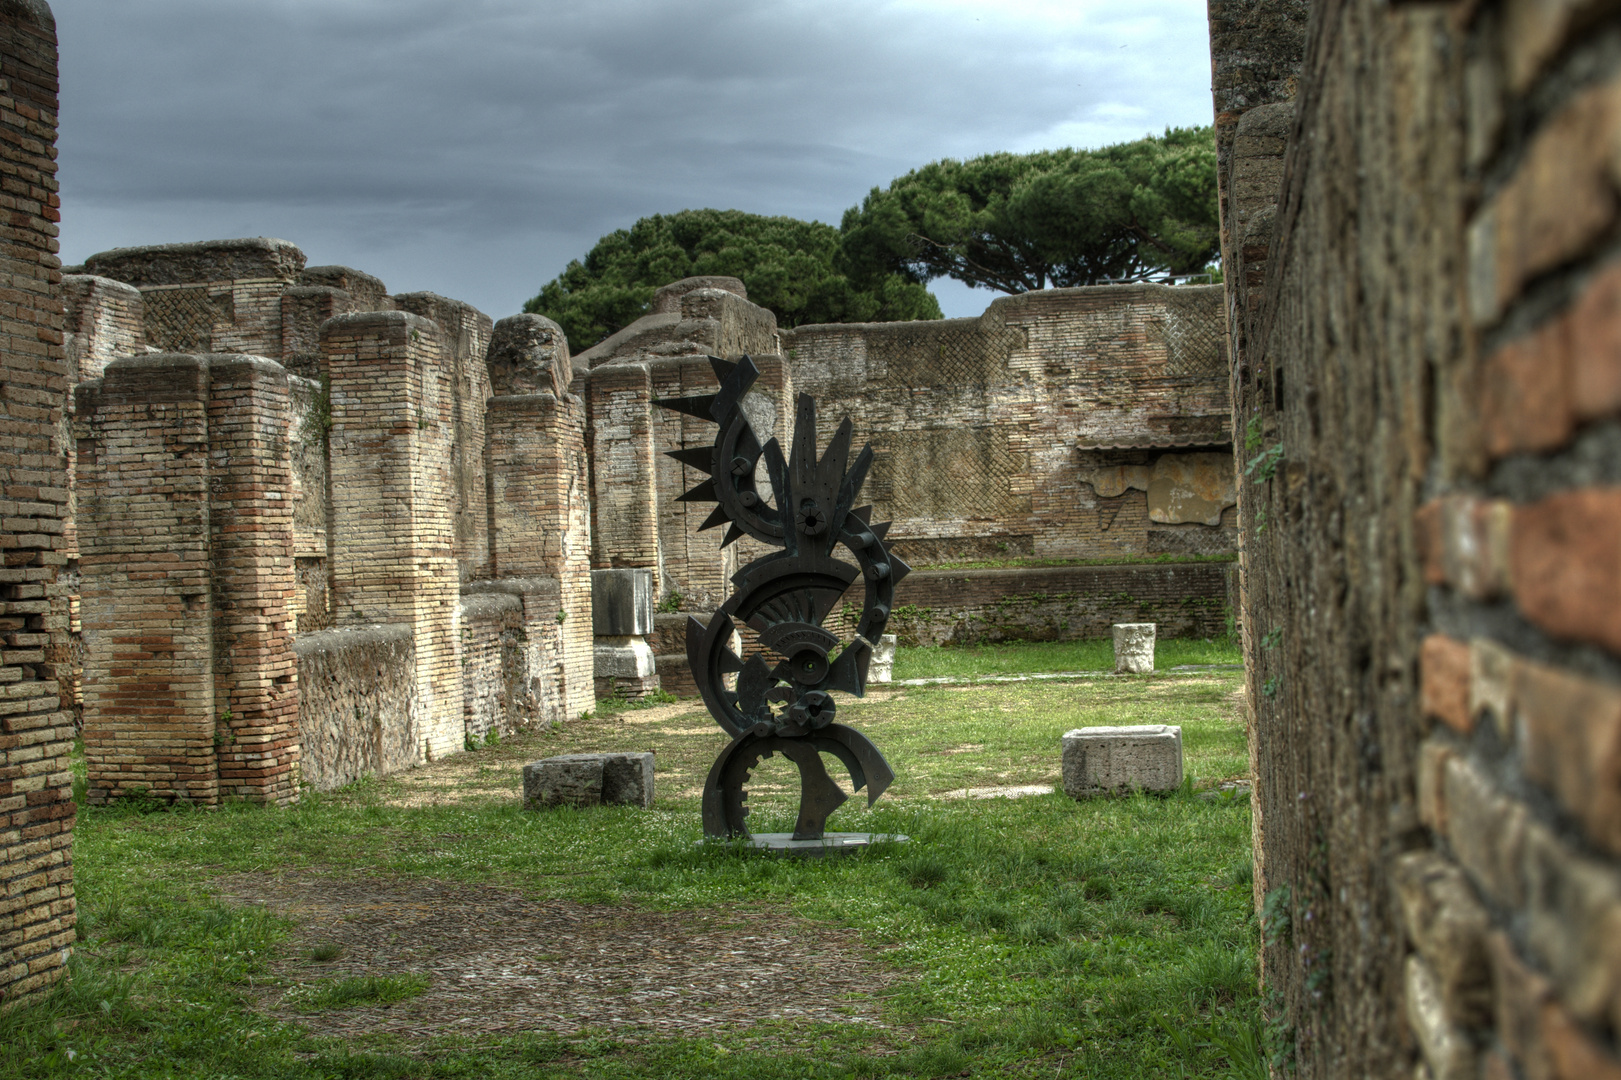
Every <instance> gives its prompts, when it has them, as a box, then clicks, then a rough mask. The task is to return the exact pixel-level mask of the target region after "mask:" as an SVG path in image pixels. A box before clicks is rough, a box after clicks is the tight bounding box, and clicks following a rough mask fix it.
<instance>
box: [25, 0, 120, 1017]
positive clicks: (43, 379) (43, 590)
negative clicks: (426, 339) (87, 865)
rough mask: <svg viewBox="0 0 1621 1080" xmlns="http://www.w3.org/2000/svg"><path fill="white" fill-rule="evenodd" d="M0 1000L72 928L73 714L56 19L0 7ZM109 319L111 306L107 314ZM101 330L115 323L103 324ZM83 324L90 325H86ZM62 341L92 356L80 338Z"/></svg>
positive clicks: (29, 982) (54, 956)
mask: <svg viewBox="0 0 1621 1080" xmlns="http://www.w3.org/2000/svg"><path fill="white" fill-rule="evenodd" d="M0 68H3V70H4V79H3V80H0V135H3V138H0V172H3V173H4V176H5V181H4V184H3V185H0V189H3V190H0V208H3V209H4V210H5V213H6V226H5V244H4V246H3V247H0V276H3V277H4V279H5V284H6V301H5V305H4V307H3V309H0V371H3V374H0V382H3V384H4V390H5V393H4V394H3V395H0V429H3V433H4V439H3V440H0V682H3V683H4V684H5V695H4V700H3V701H0V1008H5V1007H9V1006H11V1005H14V1004H16V1003H17V1002H20V1001H23V1000H25V999H27V998H29V997H31V996H33V995H35V994H38V993H41V992H43V991H45V990H47V989H49V988H50V986H51V985H52V984H54V983H55V982H56V981H57V980H58V979H59V978H61V976H62V974H63V970H64V965H65V963H66V961H67V957H68V952H69V950H70V949H71V948H72V945H73V940H74V929H73V928H74V921H75V906H74V892H73V821H74V804H73V799H72V775H71V773H70V771H69V767H68V763H69V753H70V751H71V748H72V745H73V734H74V733H73V714H72V712H71V711H69V710H68V709H67V708H65V707H64V705H65V703H64V701H63V696H62V683H61V681H60V677H61V676H63V675H67V674H68V672H69V669H70V658H69V657H68V655H67V652H66V649H67V643H68V621H69V612H68V610H67V605H66V599H67V597H66V595H65V592H64V591H63V587H62V584H61V583H59V581H58V574H59V571H60V569H61V568H62V567H63V566H64V565H65V564H66V562H67V559H68V552H69V549H70V541H69V539H68V538H67V536H66V535H65V534H66V528H65V526H66V518H67V505H68V499H69V490H68V479H67V457H66V445H65V441H66V440H65V434H66V432H65V430H64V426H63V425H64V412H65V408H64V406H65V400H64V398H65V394H66V391H67V388H68V387H69V386H70V385H71V382H72V381H73V372H72V371H71V370H70V357H69V354H68V350H67V349H66V348H65V343H64V330H65V329H67V327H66V325H65V319H64V312H63V302H62V275H61V271H60V267H61V261H60V260H59V259H58V258H57V257H56V252H57V242H56V235H57V227H56V222H57V220H58V213H57V207H58V206H59V202H58V199H57V194H56V192H57V184H56V161H55V158H56V146H55V144H56V90H57V87H56V27H55V24H54V22H53V21H52V19H51V14H50V9H49V8H48V7H46V6H45V5H44V4H43V3H31V4H8V5H6V6H5V7H4V8H0ZM114 321H115V322H116V320H114ZM108 333H109V334H112V335H116V333H117V328H116V327H110V328H108ZM92 336H93V335H92ZM88 351H89V353H90V356H89V357H88V359H87V358H86V356H85V351H84V350H81V349H80V348H77V347H76V348H75V356H74V359H75V360H76V361H77V362H81V363H85V364H88V365H89V366H92V367H93V366H94V365H95V364H96V363H98V362H99V361H100V357H99V356H98V355H97V354H96V350H95V349H94V348H92V349H90V350H88Z"/></svg>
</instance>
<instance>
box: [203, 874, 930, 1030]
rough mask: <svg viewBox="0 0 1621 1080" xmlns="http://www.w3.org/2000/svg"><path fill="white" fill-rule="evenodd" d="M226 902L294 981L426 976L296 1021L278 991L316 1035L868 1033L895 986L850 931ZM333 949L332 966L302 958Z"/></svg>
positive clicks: (692, 915) (457, 889)
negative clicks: (415, 992) (267, 939)
mask: <svg viewBox="0 0 1621 1080" xmlns="http://www.w3.org/2000/svg"><path fill="white" fill-rule="evenodd" d="M218 885H219V888H220V890H221V892H222V893H223V895H224V896H225V897H226V898H227V899H229V900H232V901H234V902H237V903H243V904H262V905H264V906H265V907H267V908H268V909H270V910H271V911H274V912H276V913H277V914H280V915H285V916H287V917H289V918H291V919H293V920H294V922H295V923H296V929H295V930H294V932H293V934H292V937H291V939H290V940H289V942H288V944H287V947H286V950H285V953H286V955H285V957H284V958H283V959H280V960H277V961H275V962H274V963H273V964H272V969H273V970H274V971H275V972H276V974H277V975H279V976H280V977H282V978H284V979H287V980H290V981H292V982H294V983H308V982H312V981H314V980H318V979H333V978H340V977H344V976H365V975H373V976H375V975H403V974H407V973H413V974H418V975H423V976H426V977H427V978H428V979H429V980H430V985H429V987H428V989H427V990H426V991H424V992H423V993H422V994H421V995H419V996H417V997H414V998H411V999H409V1000H406V1001H399V1002H395V1003H393V1004H392V1005H367V1006H359V1007H355V1008H349V1009H341V1010H334V1011H328V1012H318V1013H313V1014H302V1013H298V1012H296V1011H295V1010H294V1009H293V1008H291V1007H289V1006H288V1005H286V1004H285V1003H284V1000H283V999H284V997H285V994H286V990H287V988H283V989H278V990H272V991H266V992H265V994H264V996H263V998H262V1000H261V1005H262V1007H264V1008H265V1009H267V1010H268V1011H269V1012H271V1013H272V1014H274V1015H276V1016H277V1017H278V1018H281V1019H287V1020H296V1021H297V1022H298V1023H300V1024H301V1025H303V1026H304V1027H305V1028H306V1029H308V1030H309V1031H311V1032H312V1033H314V1034H318V1035H330V1036H337V1037H348V1036H354V1035H359V1034H364V1033H371V1032H389V1033H393V1034H397V1035H402V1036H408V1037H412V1038H425V1037H432V1036H440V1035H471V1034H483V1033H493V1032H517V1031H546V1032H556V1033H575V1032H580V1031H584V1030H594V1029H607V1030H612V1031H615V1032H616V1033H618V1034H620V1035H624V1034H627V1033H630V1032H634V1031H636V1030H641V1031H646V1032H650V1033H658V1034H670V1035H695V1034H702V1033H704V1032H706V1031H714V1030H715V1029H716V1028H717V1027H718V1026H721V1025H725V1026H735V1025H743V1024H752V1023H754V1022H756V1021H760V1020H767V1019H769V1020H794V1021H802V1022H835V1021H836V1022H841V1023H849V1022H858V1023H867V1024H877V1020H876V1016H877V1012H878V1008H877V1004H878V1003H877V1002H876V1001H874V1000H872V999H871V998H869V997H868V996H867V995H877V994H882V993H883V991H884V988H885V987H887V986H889V985H891V984H893V983H894V982H896V981H897V980H899V979H902V978H904V977H905V975H904V973H903V972H898V971H896V970H895V969H893V968H891V967H889V966H887V965H885V964H883V963H881V962H879V960H878V958H877V956H876V955H875V954H873V953H872V951H871V950H868V949H866V948H864V947H863V945H862V943H861V939H860V936H859V935H858V934H857V933H856V932H855V931H853V930H847V929H837V928H829V927H824V926H818V925H816V924H813V923H809V922H805V921H803V920H800V919H796V918H793V917H788V916H784V915H782V914H781V913H777V912H768V913H746V912H738V911H722V912H669V913H659V912H647V911H633V910H627V909H623V908H614V907H607V906H601V905H585V904H574V903H566V902H561V901H556V900H547V901H534V900H529V899H526V898H525V897H524V896H523V895H522V894H521V893H519V892H517V891H516V890H512V889H501V888H494V887H490V886H473V885H461V884H453V883H447V882H436V881H423V880H388V879H378V878H357V879H338V878H334V877H326V876H319V875H309V874H305V875H291V874H289V875H284V876H280V877H272V876H269V875H260V874H245V875H233V876H230V877H226V878H221V879H219V881H218ZM319 945H336V946H338V947H339V948H340V949H341V950H342V952H341V954H340V955H339V956H338V958H337V959H336V960H333V961H330V962H327V963H319V962H316V961H314V960H312V959H310V951H311V949H313V948H315V947H316V946H319Z"/></svg>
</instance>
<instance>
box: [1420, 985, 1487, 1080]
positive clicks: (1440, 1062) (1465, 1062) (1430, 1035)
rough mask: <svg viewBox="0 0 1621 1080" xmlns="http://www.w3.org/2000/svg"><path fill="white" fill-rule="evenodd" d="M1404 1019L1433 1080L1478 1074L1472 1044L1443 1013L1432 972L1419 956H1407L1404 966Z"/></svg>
mask: <svg viewBox="0 0 1621 1080" xmlns="http://www.w3.org/2000/svg"><path fill="white" fill-rule="evenodd" d="M1406 976H1407V977H1406V990H1407V994H1406V997H1407V1023H1408V1024H1409V1026H1411V1028H1412V1029H1413V1034H1415V1035H1417V1036H1418V1045H1419V1048H1420V1049H1421V1050H1422V1051H1423V1053H1424V1060H1425V1061H1426V1062H1427V1063H1428V1064H1429V1066H1430V1074H1431V1075H1432V1076H1434V1077H1435V1080H1474V1078H1475V1077H1476V1076H1478V1075H1479V1073H1478V1071H1477V1067H1476V1059H1475V1048H1474V1044H1473V1043H1471V1042H1470V1041H1469V1036H1468V1035H1467V1034H1465V1033H1464V1032H1463V1031H1462V1030H1461V1029H1460V1028H1459V1027H1458V1025H1457V1024H1455V1023H1453V1022H1452V1019H1451V1018H1450V1017H1449V1016H1448V1015H1447V1013H1446V1008H1445V1006H1444V1005H1443V1003H1442V1000H1441V992H1440V988H1439V987H1438V986H1437V985H1436V980H1435V974H1434V972H1432V971H1431V970H1430V967H1429V965H1428V964H1426V963H1425V962H1424V961H1423V960H1422V959H1421V958H1419V957H1417V956H1409V957H1408V958H1407V970H1406Z"/></svg>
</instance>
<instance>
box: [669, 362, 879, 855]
mask: <svg viewBox="0 0 1621 1080" xmlns="http://www.w3.org/2000/svg"><path fill="white" fill-rule="evenodd" d="M709 363H710V366H711V367H713V368H714V369H715V377H716V378H717V379H718V380H719V381H720V389H719V391H718V392H717V393H714V394H710V395H705V396H702V397H689V398H668V399H663V400H659V401H656V402H654V404H657V405H661V406H663V407H664V408H666V409H673V410H675V411H677V412H682V413H685V414H687V415H688V416H695V417H697V418H699V419H700V420H707V421H709V422H710V423H713V424H717V425H719V428H720V430H719V432H718V433H717V434H716V436H715V442H714V445H712V446H700V447H693V448H691V449H686V450H671V451H668V453H669V456H671V457H673V458H675V459H676V460H677V461H679V462H681V463H682V464H683V465H689V466H691V467H692V468H694V469H697V470H699V471H701V472H704V473H707V474H709V479H707V480H705V481H703V482H702V483H701V484H699V485H698V486H696V487H694V488H693V489H692V490H691V491H688V492H687V493H686V494H684V495H682V496H680V501H683V502H713V503H716V504H717V505H716V507H715V509H714V512H713V513H711V514H710V515H709V517H708V519H707V520H706V521H705V522H704V523H703V525H701V526H700V527H699V528H700V531H702V530H703V529H713V528H717V527H719V526H721V525H727V524H729V525H730V527H729V528H728V529H727V531H726V536H725V539H723V540H722V541H721V547H723V548H724V547H725V546H726V545H728V544H730V543H732V542H733V541H735V540H738V539H740V538H742V537H744V536H749V537H752V538H754V539H755V540H758V541H760V542H761V543H765V544H770V545H772V546H776V547H781V548H782V549H783V550H782V551H779V552H776V553H774V554H771V555H767V556H764V557H763V558H760V559H756V560H755V561H753V562H751V563H749V564H748V565H747V566H744V567H743V568H742V569H741V570H739V571H738V572H737V573H736V574H734V575H733V576H732V583H733V585H734V586H735V587H736V590H737V591H736V592H734V593H733V594H732V595H731V597H730V598H729V599H728V600H727V601H726V602H725V603H724V604H722V605H721V607H720V609H719V610H718V611H716V612H715V614H714V616H713V617H711V618H710V620H709V625H708V626H705V625H704V624H703V623H701V622H699V621H698V620H697V619H694V618H688V620H687V659H688V661H689V662H690V663H691V665H692V674H693V677H694V679H696V681H697V683H698V689H699V692H700V693H702V694H703V699H704V704H705V705H706V706H707V707H708V708H709V712H710V714H711V715H713V716H714V718H715V721H716V722H717V723H718V724H720V726H721V727H722V728H723V729H724V730H725V731H726V733H727V734H728V735H730V736H731V737H732V741H731V743H729V744H728V745H727V747H726V749H724V750H722V751H721V753H720V756H719V757H718V758H716V759H715V764H714V766H713V767H712V768H711V769H710V770H709V778H708V780H707V781H706V782H705V783H704V797H703V820H704V833H705V834H706V835H708V836H717V837H748V836H749V830H748V826H747V824H745V822H744V818H746V817H747V816H748V806H747V802H748V792H747V790H746V788H745V785H746V784H747V782H748V779H749V774H750V771H751V770H752V769H753V768H754V767H755V766H756V765H758V764H759V763H760V762H761V761H762V760H764V759H766V758H768V757H770V756H771V755H772V754H774V753H780V754H782V755H783V756H784V757H786V758H788V759H789V760H790V761H792V762H793V763H794V764H795V765H797V766H798V767H799V781H800V797H799V817H798V820H797V821H796V822H795V824H794V834H793V837H794V839H795V840H820V839H822V836H823V831H824V829H825V826H826V823H827V818H828V815H829V814H831V813H832V812H833V811H834V810H836V809H838V807H839V805H840V804H841V803H843V802H844V801H845V799H846V798H848V796H847V795H845V794H844V792H843V791H842V790H841V789H840V788H839V786H838V785H837V784H836V783H834V781H833V779H832V778H831V777H829V776H828V774H827V769H826V768H825V767H824V766H823V764H822V758H821V755H822V754H823V753H827V754H831V755H833V757H835V758H837V759H838V760H839V761H840V762H842V763H843V764H844V767H845V768H846V769H848V770H849V773H850V781H851V784H852V785H853V790H855V791H860V790H861V789H862V788H863V787H865V788H866V789H867V805H868V806H871V805H872V804H873V803H874V802H876V801H877V799H878V797H879V796H880V795H882V794H883V793H884V790H885V789H886V788H888V787H889V785H890V783H891V781H893V780H894V779H895V774H894V772H893V771H891V769H890V767H889V763H888V762H887V761H885V760H884V756H883V754H881V753H879V752H878V748H877V747H876V746H874V745H873V744H872V743H871V742H870V741H869V740H868V739H867V737H866V736H865V735H862V734H861V733H860V732H859V731H856V730H855V729H854V728H850V727H846V726H845V725H843V724H838V723H835V722H834V715H835V713H836V712H837V705H836V704H835V702H834V700H833V697H832V692H833V691H843V692H845V693H850V694H854V695H855V696H857V697H862V696H865V694H866V687H867V665H868V663H869V661H870V660H871V659H872V649H873V642H875V641H877V640H878V637H879V635H881V634H882V633H883V632H884V624H885V623H886V622H887V621H888V619H889V612H890V608H891V607H892V606H893V602H894V596H895V586H896V584H897V583H899V582H900V580H901V579H902V578H903V577H905V576H906V575H907V573H908V572H910V570H911V568H910V567H909V566H907V565H906V563H905V562H903V561H902V560H901V559H899V558H897V557H896V556H895V555H893V554H891V553H890V552H889V551H888V550H887V549H886V548H885V546H884V537H885V535H886V534H887V533H888V531H889V522H881V523H879V524H876V525H875V524H873V523H872V521H871V518H872V507H871V506H861V507H857V506H856V505H855V500H856V497H857V496H858V495H859V494H860V492H861V485H862V482H863V481H864V480H865V479H866V476H867V470H868V469H869V468H870V467H871V465H872V448H871V447H870V446H868V447H863V448H862V450H861V452H860V453H859V454H857V455H856V459H855V462H854V464H852V465H850V466H849V468H848V469H846V463H847V461H848V459H849V454H850V434H851V425H850V421H849V419H848V418H846V419H845V420H844V422H843V423H842V424H840V425H839V429H838V431H837V432H836V433H835V434H834V436H833V441H832V442H831V443H830V444H829V445H828V448H827V452H826V453H825V454H822V455H820V457H818V454H817V442H816V402H815V401H814V400H813V399H812V398H811V397H810V395H808V394H800V395H799V397H798V402H797V407H796V410H795V420H794V435H793V449H792V453H791V454H790V456H789V458H788V460H786V461H784V460H783V454H782V447H781V445H780V444H779V443H778V441H777V440H776V439H772V440H770V441H769V442H767V443H766V444H765V445H764V446H762V445H761V444H760V442H759V439H758V438H757V437H756V436H755V432H754V429H753V428H752V427H751V426H750V424H749V418H748V416H747V415H746V414H745V412H744V408H743V405H744V396H745V395H746V394H747V393H748V392H749V389H750V387H752V386H753V385H754V383H755V381H756V380H757V379H758V378H759V375H760V371H759V369H758V368H757V367H756V366H755V364H754V361H753V360H751V359H749V358H748V357H747V356H745V357H743V358H742V359H741V360H739V361H738V362H737V363H735V364H733V363H729V362H727V361H725V360H721V359H719V358H718V357H713V356H711V357H710V358H709ZM761 458H764V460H765V467H766V474H767V476H768V477H769V478H770V482H771V495H772V498H771V499H770V500H767V499H766V498H765V496H764V495H763V494H762V493H761V492H760V491H759V490H758V488H757V487H756V485H755V470H756V466H757V464H758V462H759V461H760V459H761ZM841 544H842V545H843V546H844V547H845V548H846V549H848V550H849V552H850V554H851V555H852V556H853V557H854V559H855V561H856V563H857V565H855V566H851V565H850V564H849V563H846V562H841V561H839V560H838V559H835V558H834V557H833V552H834V549H835V548H836V547H837V546H839V545H841ZM858 576H859V577H862V578H864V579H865V580H866V603H865V604H864V605H863V607H862V611H861V621H860V622H859V623H858V624H857V626H856V633H855V637H854V638H853V639H852V640H851V641H849V642H843V643H841V642H840V640H839V638H838V636H837V635H835V634H833V633H831V632H830V631H828V630H827V629H825V628H824V627H823V626H822V621H823V620H824V619H826V618H827V616H828V614H829V613H830V612H831V611H832V610H833V607H834V605H835V604H837V603H838V602H839V599H840V597H842V596H843V595H844V593H845V590H847V589H848V588H849V587H850V586H851V585H852V584H853V583H854V582H855V579H856V578H857V577H858ZM737 622H743V623H745V624H746V625H747V626H749V627H750V628H751V629H753V630H754V631H755V632H756V633H757V634H758V641H759V644H760V645H761V646H763V647H764V648H765V649H767V650H770V652H771V653H773V654H775V655H776V656H778V657H780V658H781V659H780V660H778V661H777V662H776V663H775V664H771V663H768V662H767V661H766V659H765V658H764V657H763V656H761V655H758V654H757V655H754V656H751V657H749V659H748V660H747V661H744V660H743V658H742V657H740V656H738V655H737V654H736V653H735V652H733V651H732V648H731V641H732V634H733V632H734V630H735V629H736V624H737ZM734 673H735V674H736V676H737V679H736V683H735V686H734V687H733V688H730V689H729V688H728V687H727V685H726V682H725V677H726V676H727V675H730V674H734Z"/></svg>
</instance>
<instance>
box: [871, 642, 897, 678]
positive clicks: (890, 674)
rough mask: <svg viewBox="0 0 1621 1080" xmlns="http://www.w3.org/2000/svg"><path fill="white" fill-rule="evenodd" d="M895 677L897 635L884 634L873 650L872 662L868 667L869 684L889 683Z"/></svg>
mask: <svg viewBox="0 0 1621 1080" xmlns="http://www.w3.org/2000/svg"><path fill="white" fill-rule="evenodd" d="M894 676H895V635H894V634H884V635H883V636H882V637H880V638H879V639H878V646H877V647H876V648H875V649H873V650H872V662H871V663H869V664H868V665H867V681H868V682H875V683H878V682H889V681H890V680H891V679H892V678H894Z"/></svg>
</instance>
